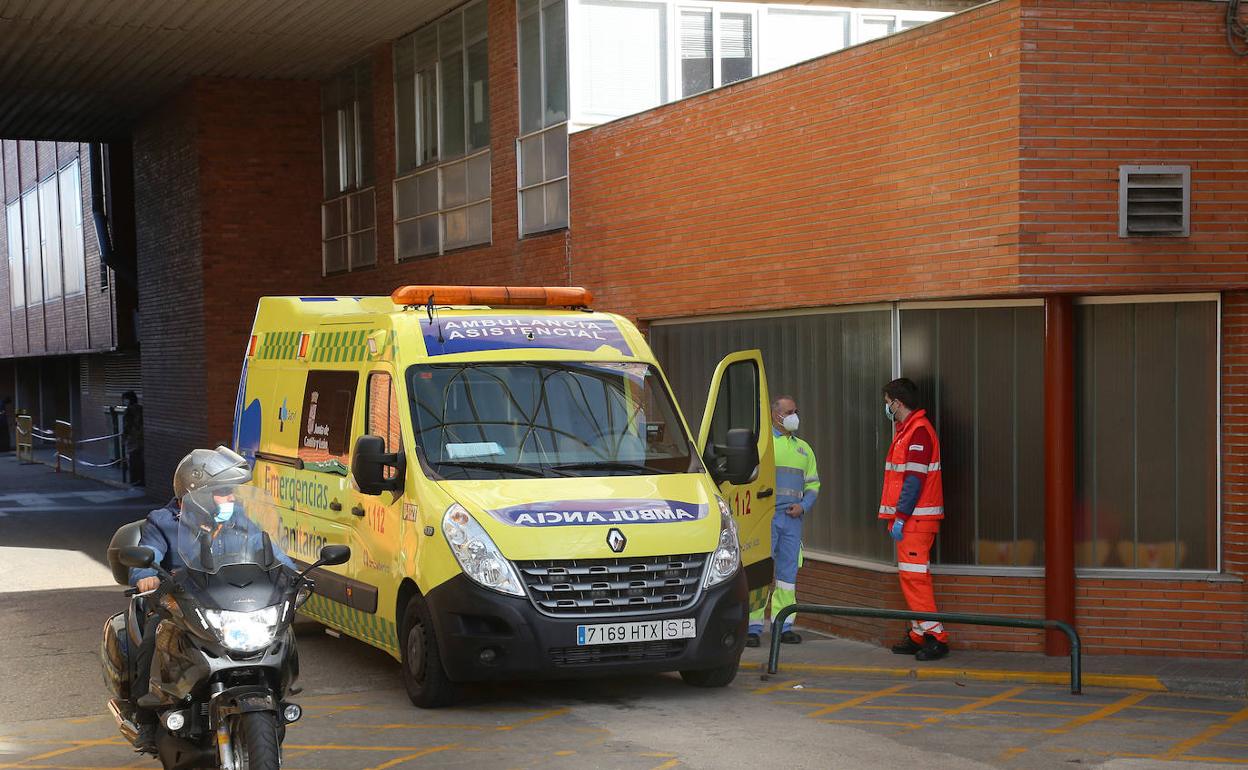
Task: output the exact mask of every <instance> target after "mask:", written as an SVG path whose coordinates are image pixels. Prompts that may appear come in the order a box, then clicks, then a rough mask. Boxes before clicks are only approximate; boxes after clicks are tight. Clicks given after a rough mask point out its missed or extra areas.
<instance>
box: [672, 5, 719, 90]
mask: <svg viewBox="0 0 1248 770" xmlns="http://www.w3.org/2000/svg"><path fill="white" fill-rule="evenodd" d="M712 23H713V22H712V12H711V9H709V8H683V9H681V11H680V93H681V96H693V95H694V94H700V93H702V92H703V91H709V90H711V89H712V88H714V87H715V53H714V46H713V45H712V43H711V40H712V36H711V30H712V29H713V27H712V26H711V25H712Z"/></svg>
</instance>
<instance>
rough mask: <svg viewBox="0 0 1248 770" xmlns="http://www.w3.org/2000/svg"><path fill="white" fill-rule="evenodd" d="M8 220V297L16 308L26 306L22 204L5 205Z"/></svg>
mask: <svg viewBox="0 0 1248 770" xmlns="http://www.w3.org/2000/svg"><path fill="white" fill-rule="evenodd" d="M5 218H6V220H7V222H8V232H7V235H8V239H7V240H8V248H9V299H10V301H11V302H12V304H13V308H14V309H15V310H16V309H17V308H20V307H25V306H26V281H25V278H24V270H23V266H22V262H23V258H22V204H21V203H20V202H17V201H15V202H13V203H10V204H9V205H8V206H6V207H5Z"/></svg>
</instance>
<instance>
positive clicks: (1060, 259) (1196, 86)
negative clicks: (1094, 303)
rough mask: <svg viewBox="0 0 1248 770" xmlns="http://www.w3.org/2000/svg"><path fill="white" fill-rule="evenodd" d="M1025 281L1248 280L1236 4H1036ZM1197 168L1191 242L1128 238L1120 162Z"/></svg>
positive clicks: (1247, 114) (1028, 108) (1246, 93)
mask: <svg viewBox="0 0 1248 770" xmlns="http://www.w3.org/2000/svg"><path fill="white" fill-rule="evenodd" d="M1019 6H1020V7H1021V22H1022V37H1023V55H1022V61H1021V64H1020V67H1021V73H1022V76H1021V83H1020V87H1021V91H1022V99H1021V101H1022V113H1021V126H1022V127H1021V137H1020V139H1021V141H1020V146H1019V168H1020V180H1021V195H1022V211H1023V214H1022V222H1021V233H1020V244H1019V250H1020V260H1021V262H1022V264H1023V267H1022V275H1021V281H1020V282H1021V285H1022V286H1023V287H1026V288H1030V289H1033V290H1078V291H1080V292H1084V293H1086V292H1088V291H1089V290H1092V291H1104V292H1123V291H1156V290H1159V289H1161V290H1182V289H1189V288H1195V289H1215V290H1216V289H1226V288H1243V287H1244V286H1246V285H1248V261H1245V259H1244V256H1243V255H1244V252H1245V251H1248V226H1246V225H1245V221H1246V220H1245V216H1244V211H1245V207H1246V206H1248V165H1246V164H1245V163H1244V152H1243V149H1242V148H1243V147H1245V146H1248V60H1245V59H1242V58H1238V57H1236V56H1234V55H1233V54H1232V53H1231V52H1230V49H1229V47H1228V46H1227V43H1226V33H1225V22H1224V16H1225V4H1224V3H1210V2H1184V1H1178V2H1148V3H1118V2H1085V1H1084V0H1043V1H1041V0H1024V1H1023V2H1021V3H1019ZM1120 164H1148V165H1154V164H1185V165H1190V166H1191V171H1192V175H1191V189H1192V209H1191V237H1189V238H1138V237H1137V238H1130V239H1123V238H1119V237H1118V166H1119V165H1120Z"/></svg>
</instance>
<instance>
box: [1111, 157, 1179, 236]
mask: <svg viewBox="0 0 1248 770" xmlns="http://www.w3.org/2000/svg"><path fill="white" fill-rule="evenodd" d="M1190 192H1191V167H1190V166H1119V167H1118V237H1120V238H1132V237H1136V236H1149V235H1177V236H1183V237H1186V236H1187V235H1188V234H1189V229H1190V228H1189V225H1188V212H1189V208H1190V204H1191V197H1190Z"/></svg>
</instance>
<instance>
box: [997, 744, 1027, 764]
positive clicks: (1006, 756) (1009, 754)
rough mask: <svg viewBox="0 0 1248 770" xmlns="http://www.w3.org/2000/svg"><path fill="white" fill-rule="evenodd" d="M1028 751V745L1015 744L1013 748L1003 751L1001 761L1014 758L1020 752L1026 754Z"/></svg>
mask: <svg viewBox="0 0 1248 770" xmlns="http://www.w3.org/2000/svg"><path fill="white" fill-rule="evenodd" d="M1026 752H1027V747H1026V746H1015V747H1014V748H1012V749H1006V750H1005V751H1003V752H1001V761H1002V762H1009V761H1010V760H1011V759H1013V758H1014V757H1017V756H1018V755H1019V754H1024V753H1026Z"/></svg>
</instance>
